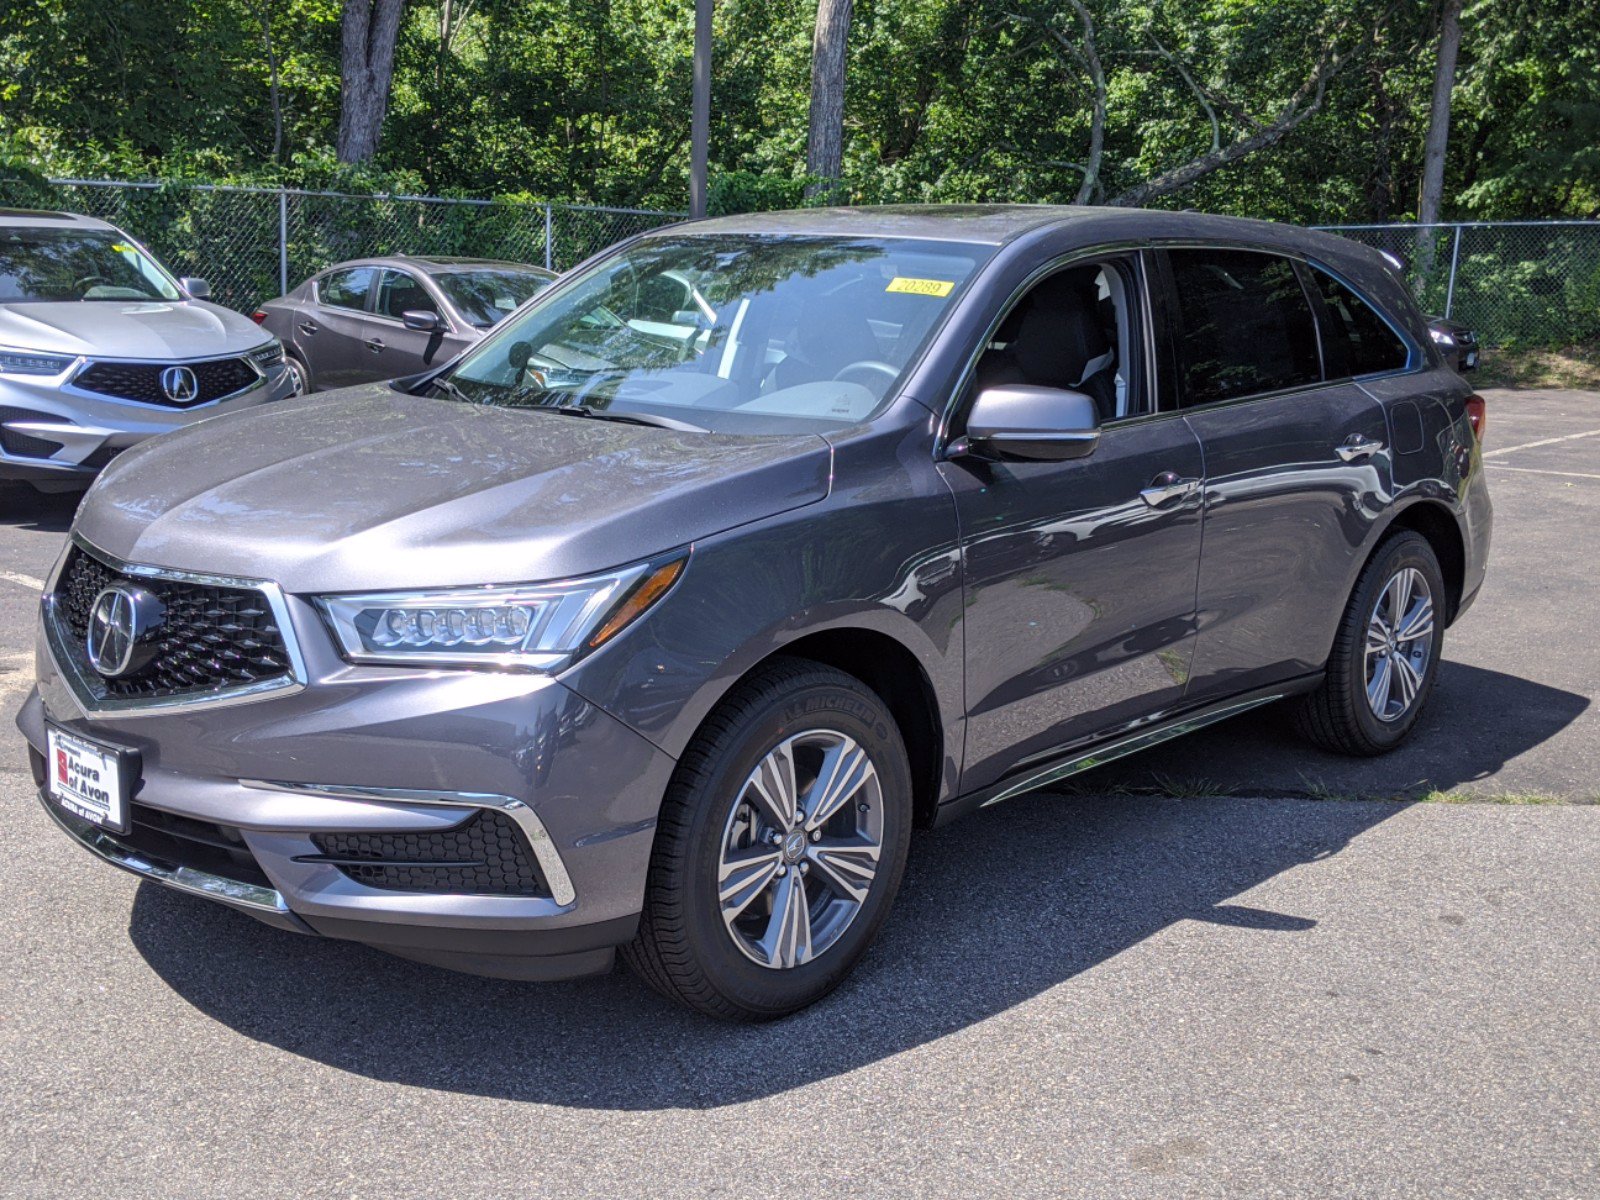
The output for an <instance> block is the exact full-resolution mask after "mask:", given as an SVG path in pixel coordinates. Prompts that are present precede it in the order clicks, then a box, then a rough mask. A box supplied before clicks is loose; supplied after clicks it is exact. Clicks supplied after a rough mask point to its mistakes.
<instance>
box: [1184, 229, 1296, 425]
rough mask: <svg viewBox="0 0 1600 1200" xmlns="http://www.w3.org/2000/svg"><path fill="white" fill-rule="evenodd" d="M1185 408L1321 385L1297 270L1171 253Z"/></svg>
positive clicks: (1250, 259)
mask: <svg viewBox="0 0 1600 1200" xmlns="http://www.w3.org/2000/svg"><path fill="white" fill-rule="evenodd" d="M1169 258H1170V261H1171V263H1172V280H1173V289H1174V292H1175V296H1174V298H1175V300H1176V302H1177V309H1178V373H1179V375H1180V377H1181V378H1182V381H1183V403H1184V404H1185V405H1191V406H1192V405H1196V404H1212V403H1215V402H1216V401H1218V400H1232V399H1235V398H1236V397H1240V396H1254V395H1257V394H1259V393H1261V392H1275V391H1281V390H1282V389H1284V388H1292V387H1301V386H1303V385H1305V384H1311V383H1317V382H1319V381H1320V380H1321V378H1322V363H1321V360H1320V358H1319V357H1318V354H1317V329H1316V322H1315V320H1314V318H1313V317H1312V315H1311V303H1310V301H1308V300H1307V299H1306V294H1305V291H1304V290H1303V289H1302V288H1301V286H1300V280H1299V277H1298V276H1297V275H1296V273H1295V269H1294V264H1293V263H1292V262H1290V261H1289V260H1288V259H1286V258H1279V257H1278V256H1277V255H1275V254H1259V253H1257V252H1255V251H1252V250H1173V251H1170V252H1169Z"/></svg>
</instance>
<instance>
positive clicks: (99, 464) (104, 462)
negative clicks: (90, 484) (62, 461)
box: [78, 446, 127, 471]
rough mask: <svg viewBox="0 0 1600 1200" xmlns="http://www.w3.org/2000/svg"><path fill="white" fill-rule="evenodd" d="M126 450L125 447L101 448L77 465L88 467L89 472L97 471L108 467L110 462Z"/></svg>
mask: <svg viewBox="0 0 1600 1200" xmlns="http://www.w3.org/2000/svg"><path fill="white" fill-rule="evenodd" d="M126 449H127V447H126V446H101V447H100V449H98V450H96V451H95V452H94V453H93V454H90V455H89V456H88V457H87V458H85V459H84V460H83V461H82V462H81V463H79V464H78V465H79V466H83V467H88V468H89V469H90V470H91V471H99V470H101V469H102V468H105V467H108V466H110V465H111V460H112V459H113V458H115V457H116V456H117V455H119V454H121V453H122V452H123V451H124V450H126Z"/></svg>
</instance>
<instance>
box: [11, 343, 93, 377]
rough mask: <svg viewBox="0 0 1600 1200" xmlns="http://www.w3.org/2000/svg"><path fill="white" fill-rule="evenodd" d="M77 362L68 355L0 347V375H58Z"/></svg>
mask: <svg viewBox="0 0 1600 1200" xmlns="http://www.w3.org/2000/svg"><path fill="white" fill-rule="evenodd" d="M77 361H78V360H77V359H76V358H74V357H73V356H72V355H70V354H39V353H37V352H36V351H33V350H13V349H11V348H10V347H9V346H0V375H59V374H61V372H63V371H65V370H66V369H67V368H68V367H70V366H71V365H72V364H73V363H75V362H77Z"/></svg>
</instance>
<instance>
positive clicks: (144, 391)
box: [72, 358, 261, 408]
mask: <svg viewBox="0 0 1600 1200" xmlns="http://www.w3.org/2000/svg"><path fill="white" fill-rule="evenodd" d="M170 366H187V367H188V368H189V369H190V370H191V371H193V372H194V378H195V384H196V389H197V390H196V392H195V395H194V399H192V400H184V401H177V400H173V399H172V398H170V397H169V396H168V395H167V393H166V391H165V389H163V388H162V386H161V373H162V372H163V371H165V370H166V369H167V368H168V367H170ZM260 378H261V373H260V372H259V371H257V370H256V369H255V368H254V367H253V366H251V365H250V361H249V359H247V358H214V359H211V360H210V361H208V362H196V363H181V364H179V363H123V362H92V363H90V364H89V365H88V366H86V367H84V368H83V370H81V371H79V372H78V374H77V376H76V377H75V378H74V379H73V380H72V382H73V384H74V385H75V386H77V387H80V388H82V389H84V390H85V391H89V392H99V393H100V394H101V395H103V396H115V397H117V398H118V399H119V400H134V401H137V402H138V403H140V404H157V405H160V406H161V407H162V408H193V407H194V406H195V405H197V404H209V403H211V401H213V400H220V399H222V398H223V397H224V396H231V395H233V394H234V393H235V392H242V391H244V389H245V388H247V387H250V386H251V385H252V384H254V383H256V382H257V381H259V380H260Z"/></svg>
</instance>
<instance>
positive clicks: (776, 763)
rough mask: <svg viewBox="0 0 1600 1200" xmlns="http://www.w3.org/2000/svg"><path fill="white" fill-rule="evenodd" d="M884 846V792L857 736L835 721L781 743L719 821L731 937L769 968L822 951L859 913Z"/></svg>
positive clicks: (721, 893)
mask: <svg viewBox="0 0 1600 1200" xmlns="http://www.w3.org/2000/svg"><path fill="white" fill-rule="evenodd" d="M882 844H883V790H882V787H881V785H880V784H879V781H878V771H877V768H876V767H875V766H874V765H873V763H872V759H871V757H870V756H869V755H868V754H867V752H866V750H864V749H863V748H862V747H861V746H860V744H858V743H857V742H856V741H855V740H854V739H853V738H850V737H847V736H846V735H845V734H842V733H838V732H836V731H834V730H831V729H816V730H808V731H806V732H805V733H800V734H796V735H795V736H794V737H791V738H787V739H785V740H784V741H782V742H780V743H778V745H776V746H774V747H773V748H772V749H771V750H769V751H768V752H767V754H766V755H765V756H764V757H763V758H762V759H761V761H760V762H758V763H757V764H756V766H755V769H754V770H753V771H751V772H750V776H749V778H747V779H746V780H745V783H744V786H743V787H742V788H741V789H740V791H739V795H738V796H737V797H736V798H735V799H734V802H733V808H732V811H731V812H729V814H728V820H727V823H726V824H725V826H724V827H723V832H722V848H721V853H720V855H719V856H718V861H717V895H718V902H719V904H720V907H721V910H722V922H723V924H724V925H725V926H726V927H727V930H728V934H729V936H730V937H732V939H733V944H734V945H735V946H737V947H738V948H739V950H740V952H741V953H742V954H744V956H745V957H746V958H748V959H750V960H751V961H752V962H754V963H757V964H759V965H760V966H763V967H770V968H772V969H775V970H784V969H788V968H792V967H798V966H800V965H801V964H803V963H807V962H810V961H811V960H812V959H814V958H816V957H818V956H819V955H822V954H825V953H827V951H828V949H829V948H830V947H831V946H833V945H834V943H836V942H837V941H838V940H839V939H840V938H841V937H843V936H844V932H845V930H847V929H848V928H849V927H850V924H851V922H853V921H854V920H855V919H856V916H857V915H858V914H859V913H860V912H861V907H862V905H863V903H865V901H866V899H867V895H868V893H869V892H870V891H871V890H872V883H873V880H874V879H875V878H876V876H877V873H878V857H879V854H880V852H881V850H882Z"/></svg>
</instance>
